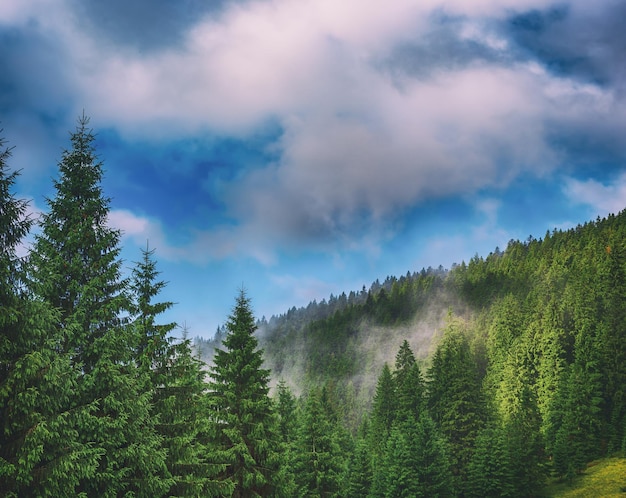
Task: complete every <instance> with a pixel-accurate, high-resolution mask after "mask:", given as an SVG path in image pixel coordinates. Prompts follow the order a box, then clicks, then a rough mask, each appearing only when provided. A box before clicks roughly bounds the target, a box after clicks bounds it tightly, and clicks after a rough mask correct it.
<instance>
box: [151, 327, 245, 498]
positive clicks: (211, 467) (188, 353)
mask: <svg viewBox="0 0 626 498" xmlns="http://www.w3.org/2000/svg"><path fill="white" fill-rule="evenodd" d="M168 351H169V354H168V357H167V360H166V363H164V364H162V365H161V366H160V367H159V369H158V370H159V371H160V372H161V384H159V385H158V386H156V393H155V396H154V413H155V416H156V417H157V423H156V429H157V431H158V433H159V434H160V435H161V436H162V437H163V446H164V447H165V449H166V450H167V457H166V460H165V462H166V465H167V468H168V471H169V474H170V476H171V477H172V480H173V482H172V487H171V488H170V489H169V491H168V495H169V496H177V497H183V496H188V497H195V496H230V494H231V493H232V491H233V487H234V486H233V483H231V482H224V481H219V480H218V476H219V473H220V472H224V470H225V469H226V465H225V464H224V463H222V462H220V461H216V459H215V458H213V456H212V455H213V453H215V452H216V448H215V441H214V440H213V437H214V434H213V421H212V420H211V418H210V417H209V416H207V415H208V414H209V413H210V405H209V399H208V395H207V393H206V389H207V384H206V382H205V372H204V370H203V366H204V363H203V362H201V361H200V360H199V359H198V358H196V357H194V356H193V351H192V348H191V342H190V340H189V339H188V338H187V335H186V333H183V337H182V339H181V340H178V341H171V343H170V344H169V348H168Z"/></svg>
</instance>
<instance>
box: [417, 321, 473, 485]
mask: <svg viewBox="0 0 626 498" xmlns="http://www.w3.org/2000/svg"><path fill="white" fill-rule="evenodd" d="M428 378H429V383H428V403H429V409H430V413H431V415H432V418H433V420H434V421H435V423H436V425H437V427H438V428H439V430H440V431H441V433H442V434H443V436H444V437H445V438H446V439H447V441H448V443H449V445H450V456H451V464H452V471H453V474H454V476H455V478H456V479H457V480H458V483H457V484H458V485H459V486H461V489H463V486H464V481H465V476H466V469H467V465H468V463H469V459H470V457H471V454H472V451H473V447H474V441H475V439H476V436H477V434H478V431H479V430H480V429H481V428H482V425H483V421H484V420H483V419H484V404H483V401H482V392H481V385H480V379H479V376H478V367H477V364H476V362H475V360H474V357H473V356H472V353H471V351H470V346H469V342H468V340H467V337H466V336H465V333H464V327H463V325H462V324H461V322H460V321H458V320H453V319H450V321H449V323H448V325H447V328H446V330H445V332H444V336H443V338H442V340H441V342H440V344H439V346H438V347H437V350H436V351H435V354H434V356H433V359H432V364H431V367H430V369H429V371H428Z"/></svg>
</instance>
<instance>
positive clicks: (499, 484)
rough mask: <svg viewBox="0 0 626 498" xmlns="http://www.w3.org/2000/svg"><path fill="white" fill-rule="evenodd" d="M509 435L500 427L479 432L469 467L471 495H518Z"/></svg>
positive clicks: (489, 497) (494, 497) (493, 497)
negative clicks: (510, 456) (511, 459)
mask: <svg viewBox="0 0 626 498" xmlns="http://www.w3.org/2000/svg"><path fill="white" fill-rule="evenodd" d="M506 439H507V436H506V434H505V433H504V432H503V431H502V430H501V428H499V427H498V428H495V427H487V428H485V429H482V430H481V431H480V432H479V433H478V436H477V437H476V449H475V451H474V453H473V454H472V457H471V459H470V462H469V464H468V468H467V486H466V487H467V493H466V496H467V497H468V498H506V497H515V496H517V494H516V487H515V483H514V477H513V470H512V468H511V462H510V458H509V452H508V447H507V444H506Z"/></svg>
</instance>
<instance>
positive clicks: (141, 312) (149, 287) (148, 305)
mask: <svg viewBox="0 0 626 498" xmlns="http://www.w3.org/2000/svg"><path fill="white" fill-rule="evenodd" d="M141 255H142V258H141V261H138V262H136V263H135V266H134V268H133V271H132V279H131V285H130V288H131V291H132V295H133V298H134V299H133V305H132V311H133V312H134V315H135V317H134V321H133V325H134V328H135V333H136V334H137V339H136V340H137V351H136V353H135V354H136V357H137V362H138V363H139V364H140V365H141V366H142V367H143V368H145V369H146V370H147V371H148V372H149V374H150V377H152V379H151V381H152V385H153V387H155V386H158V385H160V384H161V382H160V379H159V377H160V376H161V375H163V371H162V369H163V364H164V362H166V361H167V359H168V358H169V356H170V354H169V345H170V342H171V341H170V338H169V337H168V334H170V333H171V332H172V331H173V330H174V329H175V328H176V323H166V324H157V323H156V319H157V316H159V315H161V314H162V313H164V312H166V311H167V310H169V309H170V308H171V307H172V306H173V305H174V303H172V302H169V301H166V302H156V303H155V302H153V301H154V298H156V297H157V296H158V295H159V294H160V293H161V291H162V290H163V289H164V288H165V286H166V285H167V283H166V282H164V281H162V280H159V281H157V280H156V279H157V278H158V276H159V274H160V272H159V271H158V270H157V268H156V261H155V260H154V249H152V250H151V249H150V248H149V246H148V245H146V248H145V249H142V250H141Z"/></svg>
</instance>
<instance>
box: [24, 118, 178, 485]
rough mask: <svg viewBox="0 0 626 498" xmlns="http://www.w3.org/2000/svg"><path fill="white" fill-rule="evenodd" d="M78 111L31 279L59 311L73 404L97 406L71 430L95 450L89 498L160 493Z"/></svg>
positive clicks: (156, 444)
mask: <svg viewBox="0 0 626 498" xmlns="http://www.w3.org/2000/svg"><path fill="white" fill-rule="evenodd" d="M88 123H89V119H88V118H87V117H85V116H84V115H83V116H82V117H81V118H80V119H79V120H78V126H77V129H76V131H75V132H74V133H72V134H71V144H72V148H71V149H70V150H68V151H65V152H64V153H63V156H62V159H61V162H60V163H59V171H60V178H59V179H58V180H55V182H54V186H55V190H56V195H55V197H54V198H52V199H48V200H47V202H48V206H49V212H48V213H47V214H45V215H44V216H43V218H42V222H41V228H42V232H41V234H40V235H39V236H37V238H36V242H35V246H34V250H33V252H32V254H31V262H32V265H33V269H32V276H31V285H32V288H33V289H34V291H35V292H36V293H37V295H39V296H40V297H41V298H43V299H45V300H46V301H48V302H49V303H51V304H52V305H53V306H54V307H55V308H57V309H58V310H59V311H60V320H59V322H58V323H57V330H58V334H59V337H60V338H61V341H60V344H59V350H60V352H63V353H68V354H69V355H71V360H72V364H73V366H74V368H75V371H76V372H78V377H77V388H76V393H75V395H74V399H73V404H74V406H87V405H91V404H93V403H95V404H97V409H96V410H95V411H94V412H93V416H91V417H87V418H85V419H84V420H83V421H82V423H81V427H80V430H79V436H80V438H81V441H82V442H83V443H84V444H90V445H93V447H94V448H97V449H98V450H99V451H101V452H102V458H101V459H100V461H99V465H98V467H97V469H96V471H95V474H94V475H93V477H91V478H88V479H83V480H81V483H80V485H79V487H78V491H79V492H85V493H86V494H88V495H98V496H116V495H120V494H123V493H135V494H136V495H137V496H159V495H161V494H162V493H163V492H164V491H165V490H166V489H167V487H168V483H167V482H166V481H165V480H164V479H162V476H163V472H164V471H165V466H164V458H165V452H164V451H162V449H161V448H160V446H161V438H160V437H159V436H158V435H157V434H156V432H155V430H154V422H153V420H152V418H151V416H150V401H151V396H152V393H151V391H150V390H149V389H147V388H146V386H147V383H146V381H145V377H144V376H143V374H142V373H141V371H140V370H137V369H136V368H135V363H134V361H133V360H134V352H135V351H136V349H137V343H136V334H134V332H133V329H132V328H131V327H129V326H127V324H126V323H125V320H124V316H125V315H126V314H127V312H128V309H129V306H130V303H129V300H128V297H127V294H126V286H127V282H126V281H125V280H123V279H122V278H121V264H122V262H121V260H120V259H119V252H120V248H119V240H120V233H119V231H117V230H114V229H111V228H110V227H109V226H108V225H107V218H108V214H109V200H108V199H107V198H106V197H104V196H103V193H102V188H101V185H100V183H101V180H102V176H103V170H102V163H101V162H99V161H98V159H97V157H96V154H95V147H94V145H93V142H94V140H95V137H94V135H93V133H92V131H91V130H90V129H89V128H88V127H87V126H88Z"/></svg>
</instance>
